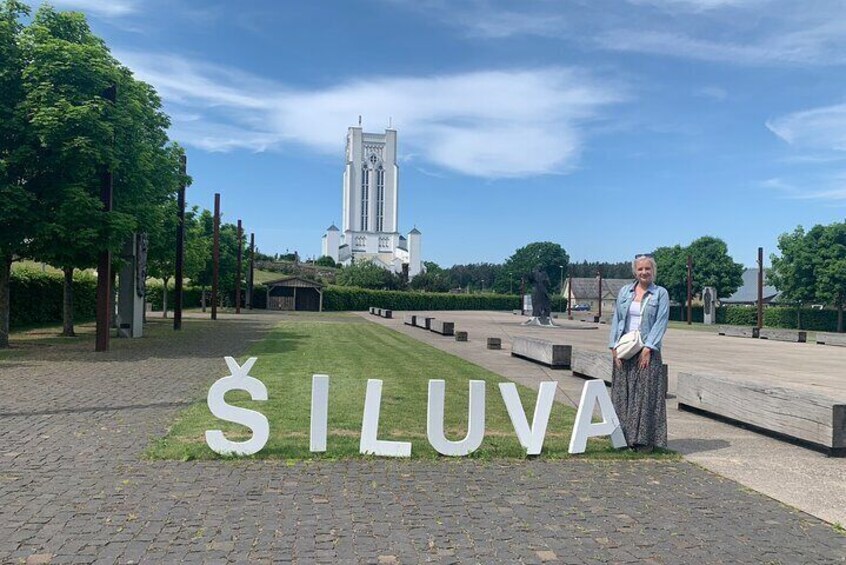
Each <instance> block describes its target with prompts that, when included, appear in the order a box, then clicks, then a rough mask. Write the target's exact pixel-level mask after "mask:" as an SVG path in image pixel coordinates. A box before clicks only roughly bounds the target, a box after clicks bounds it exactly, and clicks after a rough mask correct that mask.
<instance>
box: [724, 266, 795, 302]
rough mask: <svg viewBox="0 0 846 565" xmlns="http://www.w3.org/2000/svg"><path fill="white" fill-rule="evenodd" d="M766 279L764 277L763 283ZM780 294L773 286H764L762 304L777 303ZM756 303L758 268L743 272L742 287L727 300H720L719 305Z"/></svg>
mask: <svg viewBox="0 0 846 565" xmlns="http://www.w3.org/2000/svg"><path fill="white" fill-rule="evenodd" d="M766 280H767V277H766V274H765V275H764V281H765V282H766ZM780 294H781V292H779V290H778V289H777V288H776V287H774V286H766V285H765V286H764V293H763V297H764V304H769V303H770V302H773V301H777V300H778V297H779V295H780ZM757 303H758V268H757V267H751V268H748V269H744V270H743V285H742V286H741V287H740V288H738V289H737V291H736V292H735V293H734V294H732V295H731V296H729V297H728V298H720V304H757Z"/></svg>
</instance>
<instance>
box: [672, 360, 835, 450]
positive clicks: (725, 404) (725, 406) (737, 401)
mask: <svg viewBox="0 0 846 565" xmlns="http://www.w3.org/2000/svg"><path fill="white" fill-rule="evenodd" d="M678 402H679V409H682V410H691V411H694V412H705V413H707V414H712V415H715V416H717V417H718V418H719V419H724V420H728V421H730V422H732V423H739V424H741V425H745V426H748V427H751V428H753V429H755V430H756V431H761V432H764V433H767V434H770V435H775V436H777V437H780V438H784V439H787V440H788V441H792V442H794V443H801V444H803V445H806V446H808V447H812V448H814V449H819V450H822V451H824V452H826V453H828V454H829V455H832V456H839V457H844V456H846V399H843V398H841V399H840V400H835V399H833V398H831V397H828V396H824V395H821V394H819V393H817V392H810V391H806V390H802V389H787V388H781V387H773V386H769V385H766V384H763V383H755V382H748V381H743V380H739V379H734V378H732V377H729V376H717V375H705V374H692V373H679V380H678Z"/></svg>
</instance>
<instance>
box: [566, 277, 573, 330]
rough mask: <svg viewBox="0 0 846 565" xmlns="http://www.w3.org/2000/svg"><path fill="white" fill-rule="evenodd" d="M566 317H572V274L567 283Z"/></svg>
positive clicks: (569, 318) (570, 318)
mask: <svg viewBox="0 0 846 565" xmlns="http://www.w3.org/2000/svg"><path fill="white" fill-rule="evenodd" d="M567 287H568V288H567V319H568V320H572V319H573V275H570V282H569V283H568V284H567Z"/></svg>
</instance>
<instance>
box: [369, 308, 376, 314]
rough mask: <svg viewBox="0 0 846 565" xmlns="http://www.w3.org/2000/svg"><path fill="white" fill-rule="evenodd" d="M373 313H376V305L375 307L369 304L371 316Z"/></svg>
mask: <svg viewBox="0 0 846 565" xmlns="http://www.w3.org/2000/svg"><path fill="white" fill-rule="evenodd" d="M375 314H376V307H375V306H371V307H370V315H371V316H372V315H375Z"/></svg>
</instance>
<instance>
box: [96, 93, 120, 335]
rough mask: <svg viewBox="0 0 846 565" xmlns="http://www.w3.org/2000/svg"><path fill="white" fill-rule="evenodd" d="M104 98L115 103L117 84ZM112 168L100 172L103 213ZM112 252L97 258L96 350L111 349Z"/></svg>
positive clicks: (109, 200)
mask: <svg viewBox="0 0 846 565" xmlns="http://www.w3.org/2000/svg"><path fill="white" fill-rule="evenodd" d="M102 96H103V98H105V99H106V100H108V101H109V102H111V103H112V104H114V103H115V102H116V101H117V86H115V85H114V84H113V85H111V86H110V87H109V88H107V89H106V90H104V91H103V94H102ZM112 195H113V184H112V170H111V167H110V166H109V165H103V166H102V170H101V172H100V200H101V202H102V203H103V213H105V214H110V213H111V211H112ZM111 271H112V252H111V251H110V250H109V249H108V247H107V248H106V249H104V250H102V251H100V255H99V257H98V258H97V338H96V341H95V344H94V351H108V350H109V331H110V328H111V325H112V300H111V298H112V272H111Z"/></svg>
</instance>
